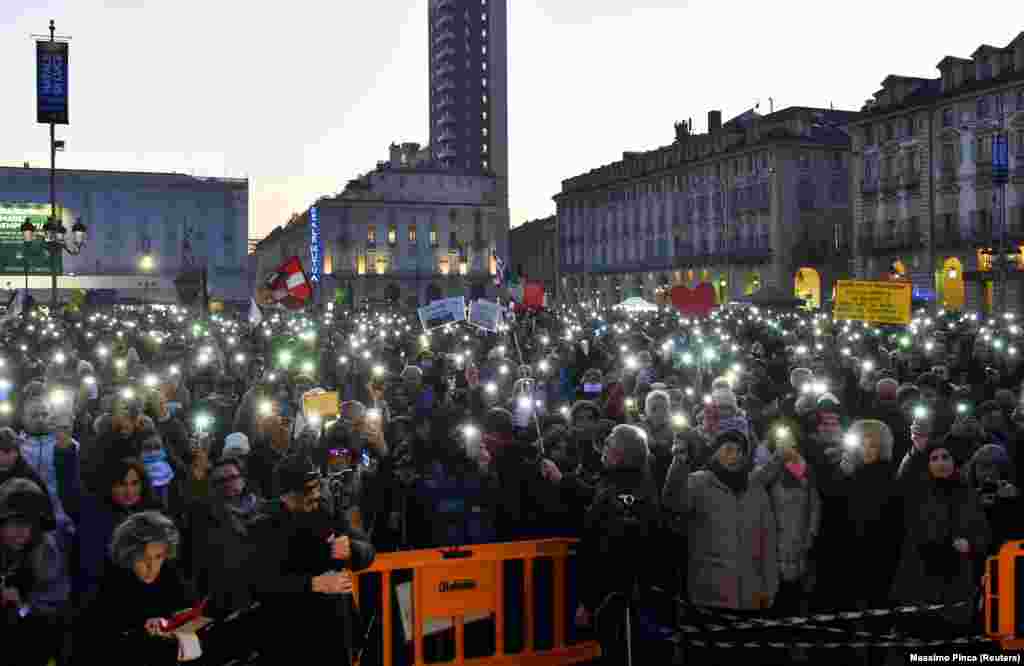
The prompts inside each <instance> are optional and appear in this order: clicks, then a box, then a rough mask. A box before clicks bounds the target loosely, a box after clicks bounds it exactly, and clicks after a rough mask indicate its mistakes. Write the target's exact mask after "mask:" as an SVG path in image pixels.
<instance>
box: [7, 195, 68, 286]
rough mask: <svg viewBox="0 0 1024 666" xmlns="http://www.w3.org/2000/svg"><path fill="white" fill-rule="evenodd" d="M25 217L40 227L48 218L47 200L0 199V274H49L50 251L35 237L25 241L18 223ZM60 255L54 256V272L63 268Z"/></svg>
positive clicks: (38, 228)
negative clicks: (21, 200) (42, 202)
mask: <svg viewBox="0 0 1024 666" xmlns="http://www.w3.org/2000/svg"><path fill="white" fill-rule="evenodd" d="M26 219H28V220H29V221H30V222H31V223H32V224H34V225H35V226H36V229H37V230H39V231H42V228H43V225H45V224H46V222H47V220H49V219H50V206H49V204H37V203H8V202H2V201H0V274H3V275H24V274H25V273H31V274H33V275H49V274H50V269H51V264H50V261H51V258H50V253H49V252H48V251H47V249H46V246H45V245H43V244H42V243H41V242H39V241H33V242H32V243H25V237H24V236H23V235H22V233H21V225H22V224H24V223H25V220H26ZM63 259H64V258H63V256H57V257H56V258H55V259H54V260H53V261H55V262H56V266H57V274H58V275H60V274H62V273H63V272H64V261H63Z"/></svg>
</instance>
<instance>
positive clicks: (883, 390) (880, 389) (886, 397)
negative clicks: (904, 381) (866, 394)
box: [875, 377, 900, 403]
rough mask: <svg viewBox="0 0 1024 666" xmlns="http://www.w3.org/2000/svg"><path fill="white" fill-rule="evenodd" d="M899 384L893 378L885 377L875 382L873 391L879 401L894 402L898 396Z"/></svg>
mask: <svg viewBox="0 0 1024 666" xmlns="http://www.w3.org/2000/svg"><path fill="white" fill-rule="evenodd" d="M899 389H900V385H899V383H897V382H896V380H895V379H892V378H890V377H886V378H884V379H880V380H878V383H877V384H875V393H876V394H877V395H878V400H879V401H881V402H888V403H895V402H896V401H897V399H898V396H899Z"/></svg>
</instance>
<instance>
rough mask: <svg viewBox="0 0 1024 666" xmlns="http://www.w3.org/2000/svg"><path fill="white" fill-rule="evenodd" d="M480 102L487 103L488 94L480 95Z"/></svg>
mask: <svg viewBox="0 0 1024 666" xmlns="http://www.w3.org/2000/svg"><path fill="white" fill-rule="evenodd" d="M480 102H481V103H483V104H487V95H481V96H480Z"/></svg>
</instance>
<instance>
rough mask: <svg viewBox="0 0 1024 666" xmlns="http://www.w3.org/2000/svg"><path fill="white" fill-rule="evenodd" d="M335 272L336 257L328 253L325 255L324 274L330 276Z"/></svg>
mask: <svg viewBox="0 0 1024 666" xmlns="http://www.w3.org/2000/svg"><path fill="white" fill-rule="evenodd" d="M333 272H334V255H333V254H331V253H329V252H328V253H327V254H325V255H324V274H325V275H330V274H331V273H333Z"/></svg>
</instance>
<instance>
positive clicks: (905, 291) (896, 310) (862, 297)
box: [832, 280, 913, 324]
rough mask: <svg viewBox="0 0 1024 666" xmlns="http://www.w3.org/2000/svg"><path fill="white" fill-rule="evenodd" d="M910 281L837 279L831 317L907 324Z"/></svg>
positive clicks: (908, 319) (911, 287) (908, 320)
mask: <svg viewBox="0 0 1024 666" xmlns="http://www.w3.org/2000/svg"><path fill="white" fill-rule="evenodd" d="M912 289H913V285H912V284H911V283H910V282H896V281H892V282H874V281H867V280H837V281H836V299H835V306H834V307H833V309H832V317H833V319H849V320H854V321H866V322H873V323H876V324H909V323H910V297H911V292H912Z"/></svg>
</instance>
